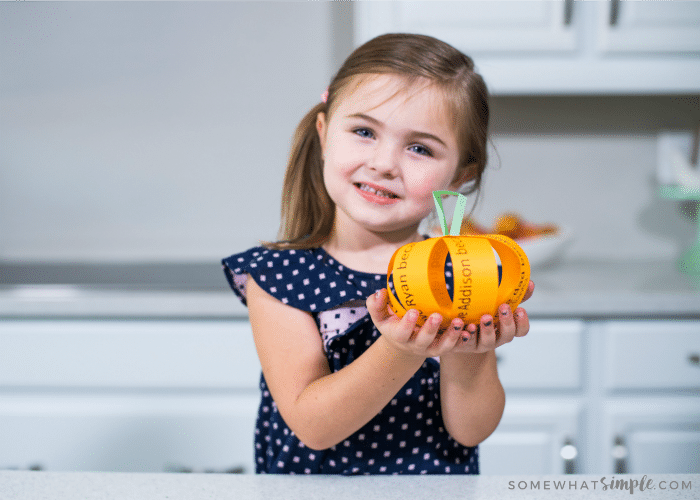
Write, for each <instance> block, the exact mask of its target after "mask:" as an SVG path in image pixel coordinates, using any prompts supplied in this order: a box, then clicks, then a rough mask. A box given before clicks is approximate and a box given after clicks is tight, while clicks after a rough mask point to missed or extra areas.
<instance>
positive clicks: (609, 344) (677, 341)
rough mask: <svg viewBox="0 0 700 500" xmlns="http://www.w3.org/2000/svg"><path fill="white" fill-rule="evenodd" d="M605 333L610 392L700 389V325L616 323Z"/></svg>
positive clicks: (682, 322) (665, 322)
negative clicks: (619, 390)
mask: <svg viewBox="0 0 700 500" xmlns="http://www.w3.org/2000/svg"><path fill="white" fill-rule="evenodd" d="M603 333H604V336H605V342H606V347H605V371H606V373H605V386H606V387H607V388H608V389H646V390H649V389H694V390H700V322H698V321H627V322H619V323H617V322H613V323H608V324H607V325H604V326H603Z"/></svg>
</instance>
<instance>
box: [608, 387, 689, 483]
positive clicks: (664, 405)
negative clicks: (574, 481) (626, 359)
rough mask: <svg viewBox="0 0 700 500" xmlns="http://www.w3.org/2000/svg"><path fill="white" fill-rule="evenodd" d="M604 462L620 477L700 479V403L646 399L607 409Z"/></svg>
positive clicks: (663, 398) (615, 403) (610, 402)
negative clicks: (669, 475)
mask: <svg viewBox="0 0 700 500" xmlns="http://www.w3.org/2000/svg"><path fill="white" fill-rule="evenodd" d="M602 426H603V434H602V436H603V443H602V446H601V448H600V451H601V453H602V455H601V456H600V457H599V459H600V460H601V463H603V464H605V468H606V469H607V470H609V471H612V472H614V473H616V474H620V473H630V474H661V473H665V472H669V473H674V474H678V473H689V474H698V473H700V458H699V457H700V401H698V398H697V397H695V398H693V399H691V398H678V397H675V398H674V397H659V396H648V395H647V396H645V397H641V398H634V399H632V398H627V399H626V400H625V401H609V402H607V403H606V405H605V410H604V420H603V422H602Z"/></svg>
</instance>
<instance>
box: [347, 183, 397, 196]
mask: <svg viewBox="0 0 700 500" xmlns="http://www.w3.org/2000/svg"><path fill="white" fill-rule="evenodd" d="M355 187H356V188H357V189H359V190H360V191H362V192H363V193H368V194H370V195H374V196H378V197H379V198H386V199H387V200H397V199H398V198H399V197H398V196H397V195H395V194H394V193H392V192H391V191H385V190H383V189H376V188H374V187H372V186H369V185H367V184H363V183H361V182H356V183H355Z"/></svg>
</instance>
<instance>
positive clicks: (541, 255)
mask: <svg viewBox="0 0 700 500" xmlns="http://www.w3.org/2000/svg"><path fill="white" fill-rule="evenodd" d="M460 234H463V235H484V234H500V235H503V236H507V237H508V238H511V239H512V240H514V241H516V242H517V244H518V245H519V246H520V247H521V248H522V249H523V251H524V252H525V253H526V254H527V257H528V259H529V261H530V265H531V266H533V267H536V266H538V267H539V266H544V265H547V264H551V263H553V262H554V261H556V260H557V259H558V258H559V257H561V255H562V254H563V253H564V251H565V249H566V247H567V246H568V243H569V242H570V241H571V232H570V231H569V230H568V229H567V228H565V227H563V226H560V225H557V224H552V223H545V224H535V223H532V222H528V221H527V220H525V219H524V218H523V217H522V216H520V215H518V214H517V213H514V212H507V213H504V214H501V215H500V216H499V217H498V218H497V219H496V222H495V223H494V225H493V227H490V228H489V227H485V226H482V225H481V224H479V223H478V222H476V221H475V220H474V219H473V218H472V217H467V218H465V219H464V220H463V221H462V227H461V229H460Z"/></svg>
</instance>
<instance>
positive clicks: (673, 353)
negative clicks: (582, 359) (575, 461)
mask: <svg viewBox="0 0 700 500" xmlns="http://www.w3.org/2000/svg"><path fill="white" fill-rule="evenodd" d="M594 335H596V336H599V337H600V338H601V340H602V343H603V353H604V356H603V359H604V378H603V381H604V383H603V391H602V393H601V395H602V396H603V399H602V402H601V409H602V414H603V421H602V423H601V427H602V429H601V432H600V433H599V434H598V439H599V441H600V442H599V447H598V450H599V453H600V456H599V457H598V461H599V462H600V463H602V464H605V467H606V468H607V469H608V470H612V471H614V472H629V473H662V472H674V473H683V472H692V473H695V474H697V473H700V461H699V460H698V457H699V456H700V398H698V393H700V322H698V321H620V322H609V323H606V324H603V325H600V326H599V331H598V332H594Z"/></svg>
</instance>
